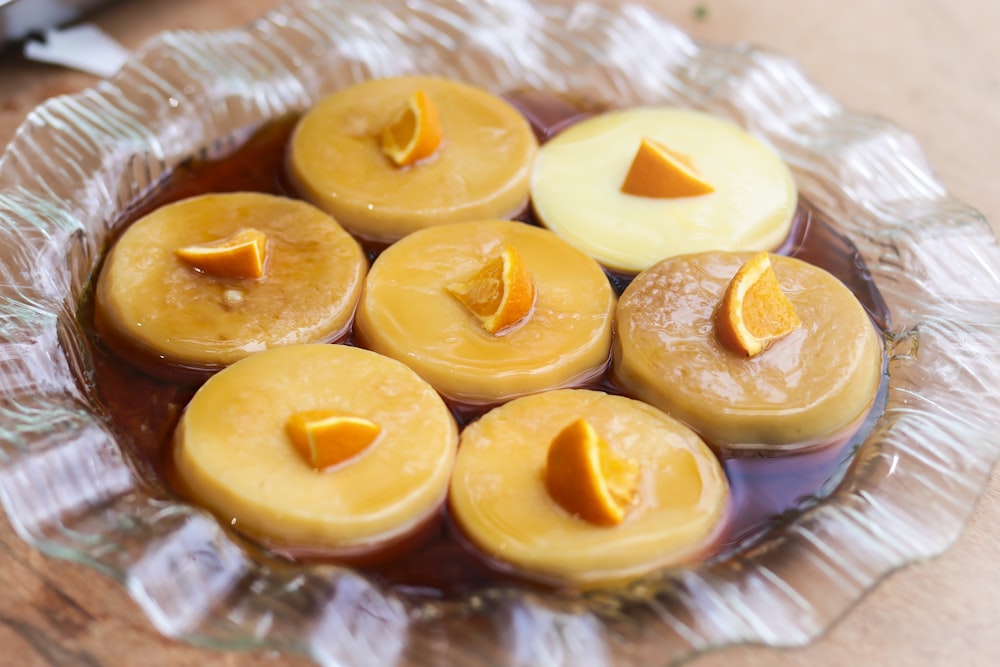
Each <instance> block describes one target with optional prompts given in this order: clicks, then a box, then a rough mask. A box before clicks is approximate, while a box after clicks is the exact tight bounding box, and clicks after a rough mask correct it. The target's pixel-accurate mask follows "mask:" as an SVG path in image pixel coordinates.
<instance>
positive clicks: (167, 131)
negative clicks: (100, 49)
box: [0, 0, 1000, 667]
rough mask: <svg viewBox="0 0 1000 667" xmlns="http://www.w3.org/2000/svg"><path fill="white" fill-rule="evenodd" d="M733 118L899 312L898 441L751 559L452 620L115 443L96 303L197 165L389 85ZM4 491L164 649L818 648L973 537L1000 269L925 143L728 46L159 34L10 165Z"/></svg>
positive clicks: (467, 6) (604, 25)
mask: <svg viewBox="0 0 1000 667" xmlns="http://www.w3.org/2000/svg"><path fill="white" fill-rule="evenodd" d="M416 72H432V73H438V74H442V75H446V76H450V77H454V78H458V79H464V80H468V81H471V82H474V83H477V84H479V85H482V86H485V87H488V88H491V89H493V90H495V91H504V90H509V89H514V88H523V87H532V88H539V89H544V90H552V91H564V92H568V93H572V94H573V95H574V96H576V97H579V98H584V99H587V100H591V101H594V102H598V103H606V104H610V105H615V106H630V105H637V104H646V103H669V104H680V105H687V106H692V107H699V108H703V109H707V110H710V111H712V112H714V113H716V114H719V115H722V116H725V117H728V118H731V119H734V120H735V121H737V122H738V123H740V124H742V125H744V126H745V127H748V128H749V129H750V130H752V131H753V132H755V133H756V134H757V135H758V136H760V137H762V138H764V139H765V140H766V141H767V142H769V143H770V144H771V145H772V146H773V147H775V148H776V149H777V150H778V151H779V152H780V153H781V155H782V156H783V157H784V158H785V159H786V160H787V161H788V163H789V164H790V165H791V166H792V167H793V169H794V172H795V176H796V178H797V181H798V184H799V187H800V189H801V192H802V193H803V195H804V196H805V197H806V198H808V199H809V200H810V201H812V202H813V203H814V204H816V205H817V206H818V207H819V208H820V209H821V210H823V211H825V212H826V213H828V214H829V215H830V216H831V217H832V218H833V220H835V221H836V224H837V226H838V228H839V230H840V231H841V232H842V233H844V234H845V235H847V236H848V237H849V238H850V239H851V240H852V241H853V242H854V243H855V244H856V245H857V247H858V249H859V250H860V252H861V255H862V257H863V259H864V261H865V262H866V263H867V266H868V268H869V269H870V271H871V275H872V278H873V280H874V282H875V284H876V286H877V287H878V289H879V290H880V291H881V294H882V295H883V297H884V298H885V300H886V302H887V304H888V307H889V310H890V313H891V322H892V324H891V328H890V330H889V331H888V333H887V350H888V368H889V374H890V382H889V388H888V395H887V398H886V407H885V412H884V414H883V417H882V418H881V419H880V420H879V422H878V423H877V424H876V425H875V427H874V428H873V429H872V430H871V432H870V433H869V435H868V437H867V439H866V441H865V442H864V443H863V445H862V446H861V448H860V451H859V452H858V455H857V459H856V462H855V465H854V466H853V467H852V468H851V469H850V471H849V472H848V473H847V476H846V478H845V479H844V480H843V482H842V483H841V484H840V485H839V486H838V487H837V488H836V489H835V490H833V491H832V492H831V493H830V495H829V496H828V497H827V498H826V499H825V500H824V501H822V502H819V503H818V504H816V505H815V506H814V507H812V508H811V509H809V510H808V511H806V512H804V513H803V514H802V515H801V516H798V517H797V518H795V519H794V520H793V521H791V522H790V523H789V524H788V525H787V526H786V527H785V528H784V530H782V531H779V532H778V533H776V534H774V535H772V536H771V537H770V538H769V539H768V540H767V541H765V542H762V543H760V544H758V545H757V546H756V547H755V548H754V549H753V550H751V551H749V552H747V553H744V554H742V555H741V556H740V557H739V558H735V559H729V560H722V561H719V562H713V563H711V564H706V565H702V566H699V567H692V568H687V569H677V570H671V571H667V572H663V573H659V574H656V575H652V576H649V577H647V578H644V579H642V580H640V581H638V582H635V583H634V584H632V585H630V586H628V587H626V588H622V589H617V590H613V591H604V592H595V593H590V594H584V595H558V594H554V593H545V592H540V591H529V590H526V589H523V588H517V587H494V588H488V589H483V590H481V591H479V592H478V593H476V594H475V595H470V596H469V597H467V598H466V599H464V600H460V601H455V602H440V601H434V600H427V599H418V598H411V597H407V596H405V595H403V594H397V593H393V592H391V591H388V590H383V589H381V588H380V587H379V586H378V584H377V583H376V582H375V581H373V580H371V579H369V578H367V577H366V576H363V575H362V574H359V573H356V572H353V571H351V570H349V569H345V568H340V567H335V566H331V565H314V566H296V565H291V564H282V563H280V562H276V561H273V560H266V559H258V558H255V557H254V554H253V552H252V551H251V550H246V549H244V548H243V547H241V546H239V545H238V544H237V543H236V542H234V541H233V539H232V538H231V536H230V534H229V533H228V532H227V531H226V530H224V529H223V528H222V527H220V526H219V524H218V522H217V521H216V520H215V519H214V518H213V517H212V516H210V515H208V514H207V513H205V512H203V511H201V510H199V509H197V508H194V507H192V506H190V505H186V504H182V503H179V502H177V501H176V500H174V499H173V498H172V496H171V495H170V494H169V493H167V492H166V491H165V490H164V488H163V486H162V485H161V484H160V483H159V482H157V481H156V480H155V479H151V476H150V474H149V472H148V470H146V469H145V468H144V467H143V466H141V465H137V464H136V462H135V461H133V460H132V458H131V457H130V456H128V455H127V454H126V453H125V452H124V451H123V448H122V447H120V446H119V444H118V443H117V442H116V439H115V436H114V433H113V431H112V427H111V426H110V425H109V423H108V421H107V419H106V418H105V415H104V412H103V409H102V406H101V405H100V403H99V402H98V401H97V400H96V399H95V395H94V391H93V386H92V384H91V383H90V380H91V379H92V374H91V369H92V365H91V363H92V362H91V360H90V359H89V358H88V357H87V354H86V352H85V350H86V348H85V346H83V345H82V344H81V342H80V341H81V336H82V333H81V328H80V325H79V324H78V322H77V319H76V315H77V304H78V303H79V301H80V299H81V297H82V296H83V295H84V292H85V289H86V286H87V284H88V280H89V277H90V275H91V272H92V271H93V270H94V267H95V263H96V262H97V261H98V259H99V257H100V254H101V251H102V249H103V248H104V247H105V245H106V243H107V241H108V237H109V225H110V221H112V220H113V219H114V218H115V217H116V216H117V214H118V213H119V212H120V211H121V210H122V209H123V207H125V206H126V205H127V204H128V203H129V202H130V201H133V200H134V199H135V198H137V197H138V196H140V195H141V194H143V193H145V192H148V191H149V190H150V189H151V188H152V187H153V186H154V185H155V184H156V183H157V181H158V180H159V179H160V178H161V177H162V176H163V175H164V174H166V173H167V172H168V171H169V170H170V169H171V168H172V167H174V166H175V165H176V164H178V163H179V162H180V161H181V160H183V159H184V158H185V157H187V156H189V155H191V154H197V153H199V152H201V153H202V154H212V153H218V152H220V151H224V150H225V149H226V148H228V147H230V146H232V145H233V143H234V142H235V141H236V140H237V138H238V137H239V136H243V135H241V134H240V131H241V130H243V129H244V128H248V127H253V126H256V125H259V124H260V123H262V122H263V121H265V120H267V119H271V118H274V117H277V116H279V115H281V114H283V113H285V112H287V111H295V110H301V109H303V108H306V107H308V106H309V105H310V104H311V103H313V102H314V101H316V100H317V99H318V98H319V97H321V96H322V95H324V94H325V93H328V92H330V91H332V90H334V89H336V88H338V87H341V86H344V85H347V84H349V83H352V82H355V81H359V80H362V79H366V78H370V77H380V76H387V75H394V74H402V73H416ZM0 237H2V238H0V273H2V279H0V303H2V306H0V322H2V328H0V411H2V414H0V429H2V432H0V491H2V501H3V505H4V508H5V510H6V512H7V514H8V516H9V517H10V520H11V523H12V524H13V525H14V527H15V529H16V530H17V531H18V533H19V534H20V535H21V536H23V537H24V539H26V540H28V541H30V542H31V543H32V544H33V545H35V546H36V547H37V548H38V549H40V550H42V551H44V552H45V553H48V554H50V555H53V556H55V557H58V558H66V559H72V560H75V561H79V562H82V563H86V564H88V565H91V566H93V567H95V568H97V569H98V570H100V571H102V572H105V573H107V574H108V575H110V576H112V577H115V578H116V579H118V580H120V581H121V582H122V583H123V584H124V585H125V586H127V588H128V590H129V592H130V593H131V594H132V596H133V597H134V598H135V600H136V601H137V602H138V604H139V605H140V606H141V608H142V609H143V610H144V611H145V613H146V614H147V615H148V617H149V619H150V621H151V622H152V623H153V625H155V626H156V628H158V629H159V630H160V631H161V632H163V633H165V634H167V635H171V636H176V637H182V638H184V639H187V640H189V641H193V642H197V643H200V644H210V645H214V646H220V647H226V648H270V649H277V650H281V651H289V652H296V653H299V652H302V653H306V654H308V655H310V656H312V657H313V658H314V659H315V660H316V661H317V662H319V663H321V664H325V665H338V666H362V665H364V666H372V665H375V666H381V665H413V666H419V665H435V664H454V665H464V666H480V665H481V666H484V667H485V666H487V665H512V666H513V665H517V666H525V667H528V666H538V665H546V666H548V665H566V666H570V665H572V666H574V667H580V666H584V667H586V666H590V665H615V666H635V667H638V666H640V665H641V666H649V665H666V664H669V663H671V662H674V661H677V660H680V659H683V658H685V657H687V656H690V655H691V654H692V653H694V652H697V651H701V650H704V649H707V648H711V647H717V646H720V645H725V644H730V643H737V642H760V643H764V644H769V645H775V646H777V645H782V646H786V645H797V644H803V643H806V642H808V641H809V640H811V639H812V638H814V637H816V636H817V635H818V634H819V633H821V632H822V631H823V630H824V629H826V628H827V627H828V626H829V624H830V623H831V622H832V620H833V619H835V618H836V617H837V616H839V615H840V614H842V613H843V612H844V611H845V610H846V609H847V608H848V607H849V606H850V605H851V604H852V603H854V602H855V601H856V600H858V599H859V597H860V596H861V595H862V594H863V593H864V591H866V590H867V589H869V588H870V587H871V586H872V585H873V584H875V583H876V582H877V581H878V580H879V579H881V578H882V577H883V576H885V575H886V574H887V573H888V572H890V571H891V570H893V569H894V568H896V567H899V566H900V565H902V564H904V563H906V562H909V561H913V560H916V559H921V558H926V557H928V556H932V555H934V554H937V553H939V552H940V551H942V550H943V549H944V548H945V547H946V546H947V545H948V544H950V543H951V542H952V540H953V539H954V538H955V537H956V535H957V534H958V532H959V531H960V529H961V526H962V523H963V521H964V520H965V518H966V517H967V515H968V514H969V512H970V511H971V508H972V505H973V503H974V501H975V499H976V497H977V496H978V495H979V493H980V492H981V491H982V489H983V487H984V485H985V482H986V480H987V477H988V474H989V471H990V468H991V467H992V464H993V463H994V461H995V459H996V458H997V455H998V452H1000V443H998V439H997V437H996V424H997V423H1000V411H998V405H997V401H996V400H995V399H994V398H993V396H995V394H996V391H995V389H996V387H998V386H1000V377H998V376H1000V363H998V362H997V358H996V355H995V353H994V350H995V349H996V348H997V345H998V342H1000V309H998V308H997V303H998V302H1000V284H998V276H997V274H996V272H995V267H998V266H1000V252H998V247H997V244H996V241H995V239H994V236H993V234H992V232H991V230H990V228H989V226H988V225H987V223H986V222H985V220H983V219H982V217H981V216H980V215H979V214H977V213H976V212H975V211H973V210H972V209H970V208H968V207H966V206H964V205H962V204H960V203H958V202H956V201H954V200H952V199H951V198H949V197H948V195H947V193H946V192H945V191H944V189H943V188H942V186H941V185H940V184H939V183H938V182H937V181H936V180H935V179H934V177H933V176H932V174H931V171H930V169H929V168H928V166H927V164H926V162H925V159H924V157H923V155H922V153H921V151H920V149H919V148H918V146H917V145H916V144H915V142H914V140H913V139H912V137H910V136H909V135H907V134H905V133H904V132H902V131H900V130H899V129H897V128H895V127H893V126H892V125H890V124H889V123H886V122H883V121H880V120H877V119H874V118H870V117H866V116H861V115H857V114H854V113H850V112H848V111H845V110H844V109H843V108H842V107H841V106H839V105H838V104H837V103H836V102H835V101H834V100H832V99H831V98H830V97H829V96H828V95H827V94H825V93H824V92H823V91H821V90H818V89H816V87H815V86H814V85H812V84H811V83H810V82H809V81H808V80H807V79H806V78H805V77H804V76H803V74H802V73H801V72H800V71H799V70H798V69H797V68H796V66H795V65H793V64H792V63H790V62H789V61H787V60H785V59H783V58H780V57H776V56H774V55H772V54H769V53H764V52H760V51H756V50H754V49H751V48H747V47H709V46H705V45H701V44H697V43H695V42H693V41H692V40H691V39H690V38H688V37H687V36H686V35H685V34H683V33H682V32H681V31H679V30H678V29H677V28H675V27H674V26H673V25H671V24H669V23H668V22H666V21H665V20H663V19H662V18H661V17H659V16H656V15H654V14H652V13H651V12H650V11H648V10H646V9H643V8H642V7H639V6H634V5H623V6H619V7H617V8H614V9H609V8H605V7H602V6H599V5H596V4H590V3H581V4H578V5H575V6H572V7H567V6H563V5H558V6H556V5H550V4H547V3H545V2H534V1H531V2H529V1H526V0H513V1H511V0H505V1H499V0H498V1H497V2H483V3H471V2H468V3H467V2H446V1H445V0H440V1H437V2H434V1H429V0H409V1H405V2H404V1H403V0H398V1H387V2H380V3H377V4H376V3H369V2H365V1H363V0H341V1H339V2H333V1H330V2H323V1H320V0H313V1H310V2H299V3H296V4H292V5H289V6H287V7H285V8H283V9H280V10H278V11H275V12H273V13H271V14H269V15H267V16H266V17H264V18H263V19H261V20H260V21H258V22H257V23H255V24H254V25H252V26H251V27H249V28H248V29H246V30H239V31H230V32H220V33H214V34H208V35H206V34H196V33H166V34H163V35H162V36H160V37H159V38H158V39H156V40H154V41H153V42H151V43H150V44H149V45H147V46H146V47H145V48H144V49H143V50H142V51H141V52H139V53H138V54H136V56H135V57H134V58H133V59H132V60H131V61H130V62H129V63H128V64H127V65H126V66H125V68H124V69H123V70H122V71H121V72H120V73H119V74H118V75H116V76H115V77H114V78H113V79H111V80H110V81H107V82H102V83H101V84H99V85H98V86H97V87H95V88H93V89H91V90H87V91H85V92H83V93H80V94H78V95H73V96H69V97H60V98H56V99H53V100H50V101H49V102H47V103H45V104H44V105H42V106H41V107H39V108H38V109H36V110H35V111H33V112H32V113H31V114H30V115H29V117H28V119H27V120H26V122H25V124H24V125H23V127H22V128H21V129H20V130H19V132H18V133H17V135H16V137H15V139H14V140H13V142H12V143H11V145H10V146H9V148H8V150H7V151H6V153H5V154H4V155H3V157H2V158H0Z"/></svg>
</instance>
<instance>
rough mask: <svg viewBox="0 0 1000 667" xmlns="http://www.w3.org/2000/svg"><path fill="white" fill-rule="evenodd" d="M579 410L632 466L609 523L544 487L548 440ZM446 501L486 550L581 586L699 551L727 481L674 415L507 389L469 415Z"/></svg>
mask: <svg viewBox="0 0 1000 667" xmlns="http://www.w3.org/2000/svg"><path fill="white" fill-rule="evenodd" d="M581 418H583V419H585V420H586V421H587V422H589V423H590V424H591V425H592V427H593V429H594V431H596V433H597V434H599V436H600V437H601V438H602V439H603V440H604V441H605V442H606V443H607V446H608V448H609V449H610V451H611V452H612V455H613V456H616V457H620V458H621V459H622V460H624V461H627V462H628V463H629V465H630V466H631V467H632V470H633V472H634V477H633V480H634V481H633V489H632V494H633V495H632V497H631V500H630V501H629V502H628V503H626V504H627V507H626V508H625V513H624V518H623V519H622V520H621V521H620V522H618V523H617V524H615V525H598V524H595V523H593V522H591V521H589V520H585V519H584V518H581V516H578V515H576V514H574V513H573V512H571V511H569V510H567V509H566V508H565V507H564V506H563V505H561V504H560V503H559V502H557V501H556V500H555V499H554V497H553V496H552V495H551V493H550V492H549V490H548V485H547V482H546V479H547V476H548V475H550V474H557V473H556V472H555V471H552V470H550V467H549V466H550V461H551V460H552V459H550V457H549V451H550V447H551V443H552V442H553V440H554V439H555V438H556V437H557V435H559V434H560V432H561V431H562V430H563V429H564V428H565V427H566V426H567V425H569V424H572V423H573V422H574V421H575V420H578V419H581ZM581 485H582V484H581ZM449 502H450V507H451V510H452V515H453V516H454V518H455V521H456V522H457V523H458V525H459V527H460V528H461V531H462V533H463V534H464V535H465V536H466V537H467V538H468V539H469V540H470V541H471V542H472V543H473V544H474V545H475V546H476V547H478V548H479V549H481V550H482V551H483V552H485V553H486V554H487V555H488V556H489V557H490V558H491V559H493V560H495V561H497V562H498V563H501V564H503V565H506V566H507V567H510V568H512V569H513V570H515V571H516V572H518V573H519V574H522V575H524V576H528V577H532V578H536V579H539V580H542V581H545V582H549V583H561V584H576V585H579V584H584V585H586V584H598V583H606V582H611V581H615V580H620V579H625V578H629V577H634V576H637V575H640V574H643V573H645V572H648V571H651V570H653V569H656V568H660V567H665V566H668V565H672V564H677V563H684V562H689V561H691V560H695V559H697V558H698V557H699V556H703V555H704V552H705V551H706V549H709V548H711V547H712V546H713V543H714V541H715V540H716V538H717V537H718V536H719V534H720V532H721V531H722V529H723V528H724V527H725V520H726V518H727V516H728V509H729V486H728V483H727V481H726V477H725V474H724V473H723V470H722V468H721V466H720V464H719V462H718V460H717V459H716V457H715V455H714V454H713V453H712V452H711V450H710V449H709V448H708V447H707V446H706V445H705V443H704V442H702V440H701V439H700V438H698V436H697V435H695V434H694V432H692V431H691V430H690V429H688V428H687V427H685V426H684V425H683V424H681V423H679V422H677V421H676V420H674V419H671V418H670V417H668V416H667V415H665V414H663V413H662V412H660V411H659V410H656V409H655V408H652V407H650V406H648V405H646V404H644V403H641V402H639V401H635V400H632V399H629V398H625V397H621V396H613V395H609V394H605V393H603V392H598V391H591V390H584V389H564V390H557V391H551V392H543V393H540V394H536V395H533V396H526V397H523V398H519V399H516V400H514V401H511V402H509V403H507V404H505V405H503V406H500V407H498V408H494V409H493V410H491V411H490V412H488V413H487V414H486V415H484V416H483V417H482V418H481V419H479V420H478V421H476V422H474V423H472V424H471V425H469V426H468V427H467V428H466V429H465V431H464V432H463V434H462V439H461V444H460V447H459V453H458V457H457V460H456V463H455V470H454V473H453V475H452V482H451V493H450V501H449Z"/></svg>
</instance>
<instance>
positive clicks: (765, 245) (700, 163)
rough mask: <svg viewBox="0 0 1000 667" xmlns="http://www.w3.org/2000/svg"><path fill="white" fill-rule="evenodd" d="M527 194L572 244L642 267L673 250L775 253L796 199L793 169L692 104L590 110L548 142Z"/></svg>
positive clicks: (622, 266) (617, 263) (608, 262)
mask: <svg viewBox="0 0 1000 667" xmlns="http://www.w3.org/2000/svg"><path fill="white" fill-rule="evenodd" d="M636 147H638V148H639V150H638V153H637V151H636ZM626 175H627V178H626ZM623 181H624V183H623ZM623 185H624V187H623ZM637 195H638V196H637ZM531 201H532V206H533V208H534V211H535V213H536V214H537V216H538V219H539V221H540V222H541V223H542V224H543V225H545V226H546V227H548V228H549V229H551V230H553V231H554V232H555V233H556V234H558V235H559V236H561V237H562V238H564V239H566V240H567V241H568V242H569V243H571V244H572V245H574V246H576V247H577V248H580V249H581V250H583V251H584V252H585V253H587V254H588V255H590V256H591V257H594V258H595V259H597V261H598V262H600V263H601V264H603V265H605V266H607V267H610V268H612V269H615V270H619V271H626V272H630V273H637V272H639V271H642V270H643V269H645V268H648V267H649V266H652V265H653V264H655V263H656V262H658V261H660V260H662V259H665V258H667V257H672V256H674V255H681V254H686V253H694V252H703V251H706V250H728V251H761V250H774V249H775V248H777V247H778V246H780V245H781V243H782V242H783V241H784V240H785V239H786V237H787V236H788V233H789V230H790V229H791V225H792V220H793V218H794V215H795V211H796V206H797V203H798V196H797V190H796V186H795V181H794V180H793V178H792V173H791V171H790V170H789V168H788V166H787V165H785V163H784V162H783V161H782V160H781V158H780V157H779V156H778V155H777V154H776V153H775V152H774V151H773V150H771V149H770V148H769V147H768V146H767V145H765V144H764V143H762V142H761V141H759V140H758V139H756V138H755V137H754V136H752V135H751V134H750V133H748V132H747V131H745V130H743V129H742V128H740V127H739V126H737V125H735V124H733V123H731V122H729V121H726V120H723V119H721V118H718V117H715V116H712V115H710V114H707V113H704V112H700V111H695V110H691V109H680V108H672V107H639V108H634V109H624V110H621V111H612V112H608V113H603V114H600V115H597V116H593V117H591V118H588V119H586V120H584V121H581V122H579V123H577V124H575V125H573V126H571V127H569V128H568V129H566V130H563V131H562V132H560V133H559V134H557V135H556V136H555V137H554V138H553V139H551V140H550V141H548V142H546V143H545V145H543V146H542V148H541V149H540V150H539V152H538V157H537V158H536V159H535V168H534V170H533V172H532V176H531Z"/></svg>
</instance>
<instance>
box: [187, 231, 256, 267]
mask: <svg viewBox="0 0 1000 667" xmlns="http://www.w3.org/2000/svg"><path fill="white" fill-rule="evenodd" d="M174 252H175V253H176V255H177V257H179V258H180V259H181V261H183V262H184V263H185V264H187V265H189V266H191V267H193V268H195V269H197V270H198V271H201V272H202V273H205V274H207V275H210V276H214V277H216V278H260V277H262V276H263V275H264V259H265V255H266V253H267V236H266V235H265V234H264V232H261V231H258V230H256V229H252V228H251V229H241V230H239V231H238V232H236V233H234V234H232V235H230V236H227V237H226V238H224V239H220V240H218V241H212V242H210V243H202V244H199V245H189V246H185V247H183V248H178V249H177V250H175V251H174Z"/></svg>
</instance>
